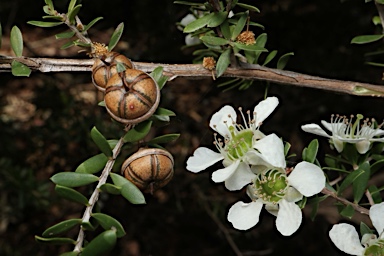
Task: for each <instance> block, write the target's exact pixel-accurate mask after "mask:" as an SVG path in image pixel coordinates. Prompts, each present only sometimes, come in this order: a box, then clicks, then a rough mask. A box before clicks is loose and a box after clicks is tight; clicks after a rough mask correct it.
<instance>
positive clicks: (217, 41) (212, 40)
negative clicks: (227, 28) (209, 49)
mask: <svg viewBox="0 0 384 256" xmlns="http://www.w3.org/2000/svg"><path fill="white" fill-rule="evenodd" d="M200 40H201V41H203V42H205V43H207V44H211V45H226V44H229V40H227V39H224V38H221V37H215V36H202V37H200Z"/></svg>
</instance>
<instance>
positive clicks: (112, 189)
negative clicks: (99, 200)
mask: <svg viewBox="0 0 384 256" xmlns="http://www.w3.org/2000/svg"><path fill="white" fill-rule="evenodd" d="M100 190H101V191H103V192H106V193H109V194H112V195H120V194H121V187H118V186H115V185H113V184H110V183H105V184H103V185H101V187H100Z"/></svg>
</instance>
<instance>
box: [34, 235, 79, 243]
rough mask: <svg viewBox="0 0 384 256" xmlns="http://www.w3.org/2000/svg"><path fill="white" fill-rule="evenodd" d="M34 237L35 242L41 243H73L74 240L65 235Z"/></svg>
mask: <svg viewBox="0 0 384 256" xmlns="http://www.w3.org/2000/svg"><path fill="white" fill-rule="evenodd" d="M35 239H36V241H37V242H41V243H46V244H57V245H60V244H75V243H76V241H75V240H73V239H71V238H66V237H50V238H46V237H40V236H35Z"/></svg>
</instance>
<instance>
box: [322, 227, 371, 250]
mask: <svg viewBox="0 0 384 256" xmlns="http://www.w3.org/2000/svg"><path fill="white" fill-rule="evenodd" d="M329 237H330V238H331V240H332V242H333V243H334V244H335V245H336V247H337V248H339V250H341V251H343V252H345V253H348V254H351V255H363V252H364V248H363V246H361V244H360V240H359V235H358V234H357V232H356V229H355V228H354V227H353V226H352V225H349V224H346V223H341V224H336V225H333V227H332V229H331V230H330V231H329Z"/></svg>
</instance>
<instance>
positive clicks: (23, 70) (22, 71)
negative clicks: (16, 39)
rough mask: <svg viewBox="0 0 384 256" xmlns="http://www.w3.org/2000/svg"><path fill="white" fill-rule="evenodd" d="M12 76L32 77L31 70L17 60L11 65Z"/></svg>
mask: <svg viewBox="0 0 384 256" xmlns="http://www.w3.org/2000/svg"><path fill="white" fill-rule="evenodd" d="M11 68H12V75H14V76H27V77H29V76H30V75H31V72H32V71H31V69H30V68H29V67H27V66H26V65H24V64H23V63H21V62H18V61H17V60H13V61H12V63H11Z"/></svg>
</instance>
